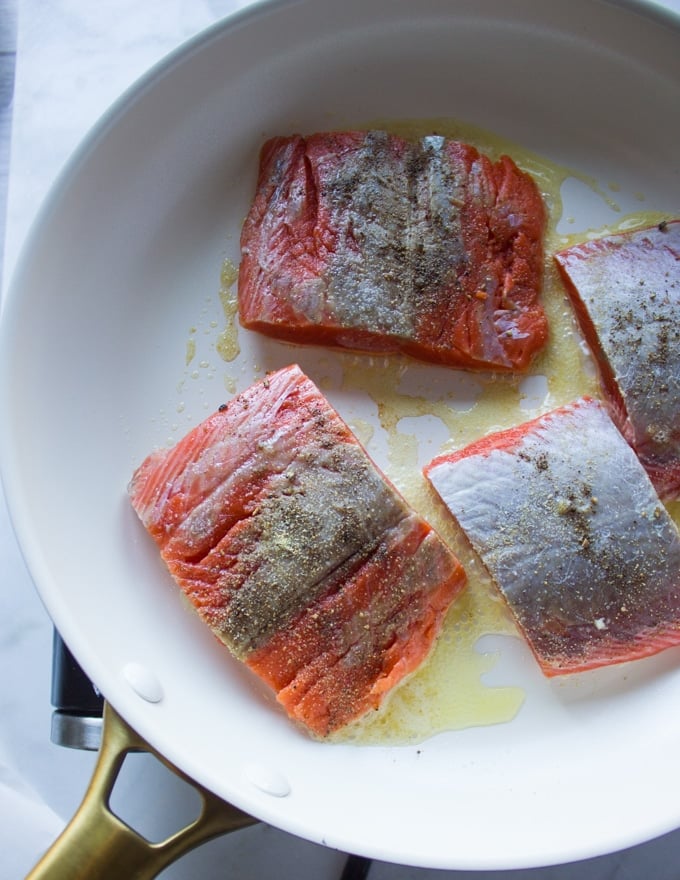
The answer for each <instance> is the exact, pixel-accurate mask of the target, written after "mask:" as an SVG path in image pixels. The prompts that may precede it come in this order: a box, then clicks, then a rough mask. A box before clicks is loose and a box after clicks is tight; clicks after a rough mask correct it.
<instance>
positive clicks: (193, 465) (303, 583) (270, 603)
mask: <svg viewBox="0 0 680 880" xmlns="http://www.w3.org/2000/svg"><path fill="white" fill-rule="evenodd" d="M129 494H130V498H131V502H132V505H133V507H134V509H135V510H136V512H137V514H138V515H139V517H140V519H141V521H142V522H143V524H144V526H145V527H146V529H147V530H148V531H149V533H150V534H151V536H152V537H153V539H154V540H155V541H156V543H157V544H158V546H159V548H160V552H161V556H162V558H163V560H164V561H165V564H166V565H167V567H168V569H169V570H170V572H171V574H172V575H173V577H174V578H175V580H176V582H177V583H178V585H179V587H180V588H181V590H182V591H183V592H184V594H185V595H186V596H187V597H188V598H189V600H190V601H191V603H192V604H193V606H194V607H195V608H196V610H197V612H198V614H199V615H200V616H201V618H202V619H203V620H204V621H205V622H206V623H207V624H208V626H209V627H210V628H211V630H212V631H213V632H214V633H215V635H216V636H217V637H218V638H219V639H220V640H221V641H222V642H224V643H225V644H226V645H227V646H228V647H229V648H230V650H231V651H232V652H233V654H234V655H235V656H236V657H238V658H239V659H240V660H242V661H243V662H244V663H245V664H246V665H247V666H248V667H250V669H252V670H253V671H254V672H256V673H257V674H258V675H259V676H260V677H261V678H262V679H263V680H264V681H265V682H267V684H268V685H270V686H271V687H272V688H273V689H274V690H275V691H276V693H277V696H278V700H279V702H280V703H281V704H282V705H283V706H284V707H285V709H286V711H287V712H288V714H289V715H290V717H291V718H293V719H295V720H296V721H298V722H300V723H301V724H303V725H304V726H305V727H306V728H307V729H308V730H309V731H310V732H311V733H312V734H314V735H315V736H318V737H324V736H327V735H328V734H329V733H332V732H333V731H336V730H338V729H339V728H341V727H342V726H344V725H346V724H347V723H349V722H350V721H353V720H355V719H357V718H359V717H361V716H362V715H363V714H364V713H366V712H368V711H369V710H371V709H375V708H377V707H378V706H379V705H380V703H381V701H382V699H383V698H384V696H385V694H386V693H387V692H388V691H389V690H390V689H391V688H392V687H394V685H396V684H397V683H398V682H399V681H400V680H401V679H402V678H403V677H404V676H406V675H408V674H409V673H410V672H412V671H413V670H415V669H416V668H417V667H418V666H419V665H420V664H421V663H422V661H423V660H424V659H425V657H426V656H427V654H428V653H429V651H430V648H431V647H432V645H433V643H434V641H435V639H436V637H437V635H438V633H439V631H440V628H441V625H442V622H443V618H444V615H445V613H446V611H447V609H448V607H449V605H450V604H451V602H452V601H453V600H454V599H455V597H456V596H457V595H458V593H459V592H460V591H461V590H462V589H463V587H464V584H465V574H464V571H463V569H462V567H461V565H460V563H459V562H458V560H457V559H456V558H455V556H454V555H453V554H452V553H451V552H450V550H448V549H447V547H446V546H445V545H444V543H443V542H442V540H441V539H440V538H439V536H438V535H437V534H436V533H435V532H434V531H433V529H432V528H431V527H430V526H429V525H428V524H427V523H426V522H425V521H424V520H423V519H422V518H421V517H420V516H418V515H417V514H416V513H415V511H413V510H412V509H411V508H410V507H409V506H408V505H407V503H406V502H405V500H404V499H403V498H402V497H401V495H399V494H398V492H397V491H396V489H395V488H394V487H393V486H392V485H391V483H390V482H389V481H388V480H387V479H386V478H385V477H384V476H383V475H382V474H381V473H380V471H379V470H378V468H377V467H376V465H375V464H374V463H373V462H372V461H371V459H370V458H369V457H368V455H367V453H366V452H365V450H364V449H363V447H362V446H361V445H360V443H359V442H358V441H357V439H356V438H355V437H354V435H353V434H352V433H351V431H350V430H349V428H348V427H347V426H346V424H345V423H344V422H343V421H342V420H341V418H340V416H339V415H338V414H337V413H336V412H335V410H334V409H333V408H332V407H331V406H330V404H329V403H328V401H327V400H326V399H325V398H324V396H323V395H322V394H321V392H320V391H319V390H318V389H317V388H316V387H315V385H314V384H313V383H312V382H311V381H310V380H309V379H308V378H307V377H306V376H305V375H304V374H303V373H302V372H301V370H300V369H299V367H297V366H295V365H293V366H290V367H286V368H284V369H282V370H279V371H278V372H276V373H273V374H271V375H269V376H268V377H267V378H265V379H264V380H263V381H261V382H258V383H256V384H254V385H253V386H251V387H250V388H249V389H248V390H246V391H245V392H243V393H242V394H240V395H239V396H237V397H236V398H234V399H233V400H232V401H231V402H230V403H229V404H226V405H225V406H223V407H220V409H219V411H217V412H216V413H214V414H213V415H211V416H210V417H209V418H208V419H206V420H205V421H204V422H203V423H202V424H200V425H198V426H197V427H196V428H194V429H193V430H192V431H191V432H189V434H187V436H186V437H184V438H183V439H182V440H180V441H179V443H177V445H176V446H175V447H173V448H172V449H163V450H158V451H156V452H153V453H152V454H151V455H150V456H149V457H148V458H147V459H146V460H145V461H144V462H143V463H142V464H141V466H140V467H139V468H138V469H137V470H136V471H135V473H134V475H133V477H132V480H131V482H130V486H129Z"/></svg>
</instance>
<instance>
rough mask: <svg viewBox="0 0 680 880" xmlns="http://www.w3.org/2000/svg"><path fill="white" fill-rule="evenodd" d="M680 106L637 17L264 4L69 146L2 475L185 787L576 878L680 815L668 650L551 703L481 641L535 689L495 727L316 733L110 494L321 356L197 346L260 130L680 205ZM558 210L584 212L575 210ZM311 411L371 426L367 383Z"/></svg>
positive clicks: (585, 0)
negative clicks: (189, 606) (311, 135)
mask: <svg viewBox="0 0 680 880" xmlns="http://www.w3.org/2000/svg"><path fill="white" fill-rule="evenodd" d="M679 99H680V22H679V21H678V20H677V19H676V18H675V17H673V16H672V15H671V14H669V13H665V12H663V11H661V10H660V9H659V8H658V7H656V6H654V5H653V4H650V3H648V4H645V3H633V2H621V3H610V2H599V0H570V2H569V3H565V2H555V0H544V2H542V3H535V2H529V0H481V2H480V0H474V2H473V0H458V2H452V0H419V2H418V3H414V2H412V0H344V2H342V3H337V2H334V0H279V2H270V3H262V4H258V5H255V6H253V7H252V8H250V9H248V10H246V11H245V12H243V13H241V14H238V15H235V16H234V17H233V18H230V19H228V20H225V21H224V22H222V23H220V24H218V25H217V26H216V27H214V28H212V29H210V30H208V31H207V32H205V33H204V34H202V35H201V36H199V37H198V38H197V39H195V40H192V41H190V42H189V43H187V44H186V45H185V46H183V47H182V48H181V49H180V50H179V51H178V52H176V53H175V54H173V55H172V56H170V57H169V58H168V59H167V60H166V61H164V62H163V63H161V64H160V65H159V66H157V67H156V68H154V69H153V70H152V71H151V72H150V73H149V75H147V76H146V77H144V78H143V79H142V80H141V81H140V82H139V83H138V84H137V85H136V86H135V87H134V88H133V89H132V90H130V91H129V92H128V93H127V94H126V95H124V96H123V97H122V99H121V100H120V101H119V102H118V103H117V104H116V105H115V107H114V108H113V109H112V110H111V111H110V112H109V113H108V114H107V115H106V116H105V117H104V118H103V119H102V120H101V122H100V123H99V124H98V125H97V127H96V128H95V129H94V131H93V132H92V133H91V134H90V136H89V137H88V138H87V140H86V141H85V143H84V144H83V145H82V146H81V148H80V149H79V150H78V151H77V153H76V154H75V155H74V157H73V158H72V160H71V162H70V164H69V165H68V167H67V168H66V170H65V172H64V173H63V174H62V176H61V177H60V179H59V181H58V182H57V184H56V186H55V187H54V189H53V191H52V192H51V195H50V196H49V198H48V199H47V202H46V203H45V205H44V207H43V209H42V211H41V213H40V215H39V217H38V220H37V222H36V224H35V226H34V228H33V230H32V233H31V235H30V237H29V240H28V242H27V245H26V247H25V250H24V252H23V255H22V257H21V259H20V261H19V265H18V268H17V271H16V273H15V276H14V278H13V282H12V284H11V287H10V290H9V294H8V297H7V301H6V303H5V308H4V312H3V318H2V339H1V346H0V404H1V406H0V412H1V421H0V452H1V461H2V474H3V480H4V484H5V488H6V493H7V496H8V502H9V506H10V510H11V515H12V519H13V523H14V526H15V528H16V532H17V536H18V539H19V542H20V545H21V548H22V552H23V553H24V555H25V558H26V560H27V563H28V566H29V568H30V571H31V574H32V576H33V578H34V580H35V583H36V585H37V588H38V591H39V593H40V596H41V598H42V600H43V601H44V603H45V606H46V608H47V610H48V612H49V614H50V615H51V617H52V618H53V620H54V621H55V624H56V626H57V628H58V629H59V631H60V632H61V634H62V636H63V637H64V639H65V641H66V642H67V644H68V645H69V647H70V648H71V650H72V651H73V653H74V655H75V656H76V657H77V659H78V661H79V663H80V664H81V665H82V666H83V668H84V669H85V671H86V672H87V673H88V675H89V676H90V677H91V678H92V680H93V681H94V682H96V684H97V686H98V687H99V688H100V690H101V691H102V692H103V694H104V695H105V697H106V700H107V701H108V703H109V704H110V705H111V706H113V707H115V710H116V712H117V713H118V714H119V715H120V716H122V717H123V718H124V719H125V720H126V721H127V722H128V723H129V724H130V725H131V727H132V728H134V730H135V731H136V732H137V734H138V735H139V736H140V737H141V738H142V739H143V740H144V741H145V742H147V743H149V744H150V745H151V746H152V748H153V749H155V750H157V752H158V753H160V754H161V755H163V756H164V757H165V758H166V759H167V760H169V761H170V762H172V764H174V765H175V766H177V767H178V768H179V769H180V770H181V771H183V772H184V773H185V774H187V776H188V777H190V778H191V779H193V780H196V781H197V782H198V783H199V784H200V785H202V786H204V787H205V788H206V789H207V790H209V791H211V792H213V793H215V794H216V795H217V796H218V797H219V798H222V799H224V800H226V801H228V802H229V803H231V804H233V805H234V806H235V807H236V808H237V809H239V810H242V811H244V812H245V813H247V814H249V815H251V816H254V817H256V818H258V819H261V820H263V821H266V822H268V823H270V824H272V825H275V826H277V827H279V828H281V829H284V830H286V831H288V832H290V833H292V834H296V835H299V836H302V837H305V838H307V839H310V840H313V841H316V842H323V843H326V844H328V845H330V846H334V847H338V848H340V849H343V850H345V851H349V852H356V853H360V854H364V855H366V856H371V857H375V858H379V859H384V860H388V861H393V862H399V863H404V864H412V865H419V866H423V867H434V868H460V869H466V868H467V869H494V868H518V867H530V866H539V865H547V864H552V863H558V862H566V861H572V860H576V859H580V858H586V857H590V856H593V855H596V854H600V853H604V852H609V851H614V850H616V849H620V848H623V847H626V846H630V845H632V844H634V843H637V842H640V841H643V840H646V839H649V838H651V837H654V836H656V835H659V834H661V833H664V832H666V831H668V830H671V829H673V828H675V827H677V826H678V825H680V799H678V796H677V792H678V790H679V789H680V765H679V763H678V761H677V743H678V740H679V738H680V719H679V718H678V714H677V710H676V707H677V705H678V699H679V697H680V654H679V653H678V651H677V650H674V649H672V650H670V651H666V652H664V653H663V654H662V655H659V656H657V657H655V658H651V659H650V660H649V661H647V660H645V661H640V662H639V663H637V664H634V665H633V666H630V667H618V668H615V669H612V670H604V671H600V672H597V673H593V674H588V675H587V676H585V677H581V678H576V679H570V680H565V681H563V682H560V683H557V684H555V683H547V682H545V681H543V680H542V679H541V678H540V676H539V675H537V673H536V670H535V668H534V666H533V664H532V661H531V658H530V657H529V656H528V654H527V653H526V652H525V650H524V649H523V646H522V645H521V643H519V642H518V641H517V640H514V639H501V638H498V639H497V642H496V643H494V645H493V647H494V650H496V651H498V652H499V660H498V662H497V664H496V666H495V671H494V673H493V676H494V682H493V683H509V684H516V685H518V686H520V687H522V688H523V689H524V691H525V694H526V698H525V702H524V705H523V707H522V709H521V710H520V712H519V714H518V715H517V717H516V718H515V719H514V720H513V721H512V722H511V723H507V724H499V725H495V726H490V727H477V728H472V729H468V730H463V731H455V732H454V731H452V732H448V733H443V734H440V735H438V736H435V737H432V738H431V739H429V740H427V741H425V742H422V743H418V744H411V745H403V746H380V745H378V746H357V745H349V744H345V745H339V744H327V743H319V742H313V741H311V740H310V739H309V738H307V737H306V736H305V735H304V734H303V733H301V732H300V731H299V730H297V729H296V728H295V727H294V726H292V725H291V724H290V723H289V722H288V720H287V719H286V718H285V717H284V716H283V714H282V713H281V712H280V711H279V710H278V708H277V706H276V704H275V703H274V702H273V701H272V700H271V699H270V698H268V696H267V695H266V694H264V693H263V691H262V689H261V688H260V687H259V686H258V684H257V683H256V682H254V681H253V680H252V677H250V676H249V675H248V674H247V672H246V671H245V670H244V669H242V668H241V667H240V666H239V665H238V664H237V663H236V662H234V661H232V660H231V658H229V657H228V656H226V655H225V651H224V649H223V648H222V647H221V646H220V645H219V644H217V642H216V641H215V640H214V638H213V637H212V635H211V634H210V633H209V632H207V631H206V628H205V627H204V625H203V624H202V623H201V622H200V621H199V620H198V619H197V618H196V617H195V616H194V615H192V614H190V613H187V610H186V608H185V606H184V605H183V604H182V602H181V601H180V599H179V597H178V595H177V591H176V590H175V589H173V588H172V586H171V584H170V583H169V579H168V576H167V574H166V573H165V571H164V569H163V567H162V565H161V563H160V561H159V559H158V557H157V553H156V551H155V549H154V548H153V547H152V546H151V542H150V541H149V540H148V539H147V536H146V535H144V534H143V530H142V529H141V528H140V526H139V523H138V522H137V521H136V518H135V516H134V514H133V513H132V511H131V509H130V507H129V505H128V503H127V500H126V496H125V488H126V484H127V482H128V480H129V477H130V475H131V472H132V470H133V468H134V467H135V466H136V465H137V464H138V463H139V462H140V461H141V459H142V458H143V457H144V456H145V455H146V454H147V453H148V452H149V451H150V450H151V449H152V448H153V447H154V446H158V445H162V444H165V443H167V442H169V441H172V440H174V439H178V437H179V435H180V433H181V432H182V429H183V428H188V427H189V426H190V425H191V424H194V423H196V422H197V421H199V420H200V419H201V418H203V417H204V416H206V415H207V414H208V413H209V412H210V411H212V410H213V409H214V408H216V407H217V406H218V405H219V404H220V403H221V402H223V401H224V400H225V399H226V398H228V397H230V396H231V394H232V393H233V391H234V390H239V389H241V388H243V387H245V386H246V385H247V384H249V383H250V381H252V379H253V378H254V377H255V375H258V376H259V375H261V374H262V372H263V371H264V370H266V369H271V368H274V367H277V366H282V365H283V364H285V363H289V362H292V361H293V360H297V361H298V362H300V363H301V365H302V366H303V368H304V369H305V370H306V371H307V372H308V373H309V374H310V375H312V377H314V376H315V374H316V372H318V369H319V364H320V363H321V359H322V358H325V359H326V360H324V364H325V367H324V369H326V370H327V369H329V367H328V363H332V358H333V357H334V356H331V355H328V354H327V353H324V352H320V351H317V350H313V349H308V350H305V351H302V350H298V349H291V348H290V347H283V346H279V345H277V344H276V343H269V342H267V343H265V342H264V341H262V340H260V339H257V338H255V337H253V336H250V335H248V334H245V333H243V332H242V333H240V334H239V344H240V346H241V352H240V354H239V356H238V357H237V358H236V359H235V360H233V361H230V362H228V363H225V362H223V361H221V360H220V358H219V357H218V356H217V354H216V352H215V340H216V336H217V334H218V332H219V330H220V329H221V328H222V326H223V325H224V320H225V319H224V315H223V313H222V310H221V305H220V302H219V297H218V289H219V274H220V267H221V266H222V263H223V261H224V259H225V258H227V259H230V260H231V261H232V262H234V263H237V262H238V234H239V230H240V225H241V222H242V220H243V217H244V215H245V211H246V209H247V205H248V202H249V199H250V196H251V194H252V191H253V187H254V182H255V174H256V157H257V152H258V149H259V146H260V145H261V143H262V141H263V140H264V138H265V137H267V136H270V135H273V134H278V133H289V132H292V131H313V130H320V129H329V128H342V127H346V126H351V125H357V124H361V123H362V122H368V121H370V120H374V119H409V118H423V117H427V118H430V117H431V118H435V117H454V118H456V119H460V120H464V121H466V122H467V123H470V124H472V125H475V126H480V127H482V128H484V129H487V130H491V131H494V132H497V133H498V134H500V135H502V136H503V137H505V138H509V139H511V140H513V141H516V142H517V143H520V144H522V145H523V146H524V147H526V148H528V149H531V150H534V151H536V152H537V153H540V154H543V155H545V156H547V157H549V158H550V159H552V160H553V161H555V162H558V163H562V164H564V165H566V166H569V167H572V168H575V169H578V171H579V172H580V173H582V174H584V175H588V176H589V177H590V178H592V180H594V181H596V182H599V185H600V187H601V188H602V189H607V187H609V191H612V190H613V188H614V185H615V188H616V192H617V201H618V202H619V204H620V205H622V206H623V209H624V210H632V209H633V207H634V205H635V204H637V206H638V207H639V203H640V199H641V198H642V195H641V194H644V199H645V204H646V205H647V206H648V207H650V208H653V209H654V210H656V211H661V212H668V213H669V214H671V213H674V212H677V210H678V206H679V205H680V166H679V165H678V162H677V149H678V143H680V114H679V113H678V101H679ZM590 194H591V195H592V192H591V193H590ZM600 207H601V205H600ZM570 210H571V213H572V214H573V216H574V218H575V222H576V227H579V224H580V228H583V229H585V228H587V227H588V226H589V225H598V223H599V222H600V220H599V217H596V216H595V214H597V210H595V209H594V208H593V203H592V200H591V199H590V197H585V196H584V197H583V198H582V199H579V197H578V195H577V196H575V197H574V201H573V204H572V205H571V206H570ZM598 210H599V209H598ZM189 341H192V344H195V345H196V347H197V353H196V356H195V358H194V359H193V360H191V362H190V363H189V364H187V361H188V360H190V358H189V357H188V355H187V353H188V350H189V349H188V342H189ZM329 358H330V360H329ZM329 396H330V397H331V402H333V403H334V404H335V405H336V406H337V407H338V409H339V410H340V411H341V413H342V414H343V415H346V416H348V417H352V415H356V414H357V413H358V412H361V413H362V414H363V415H364V416H365V417H366V418H367V419H369V420H370V419H371V418H375V414H374V413H371V411H370V410H366V407H365V399H364V396H363V395H362V394H361V389H355V390H354V391H342V390H339V386H337V387H336V390H335V392H333V393H330V394H329ZM369 448H370V447H369ZM376 457H377V459H378V462H379V463H380V464H386V465H387V463H386V462H383V461H382V460H381V458H380V454H379V450H377V451H376ZM388 469H389V468H388Z"/></svg>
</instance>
